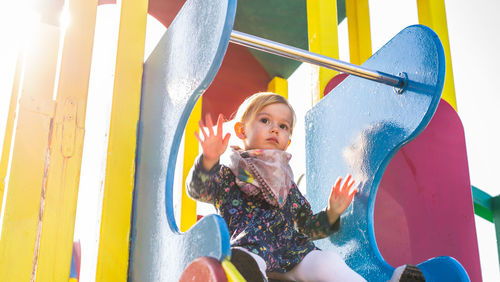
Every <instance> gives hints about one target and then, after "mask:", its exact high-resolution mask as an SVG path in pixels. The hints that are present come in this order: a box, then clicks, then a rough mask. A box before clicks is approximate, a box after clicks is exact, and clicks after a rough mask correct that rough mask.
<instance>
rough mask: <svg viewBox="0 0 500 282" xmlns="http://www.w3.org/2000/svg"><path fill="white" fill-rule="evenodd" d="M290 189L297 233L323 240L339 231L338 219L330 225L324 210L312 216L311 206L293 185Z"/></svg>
mask: <svg viewBox="0 0 500 282" xmlns="http://www.w3.org/2000/svg"><path fill="white" fill-rule="evenodd" d="M293 185H294V187H293V188H292V190H294V191H292V199H291V200H292V201H293V202H292V209H294V208H295V210H294V211H293V213H294V214H295V226H296V228H297V230H299V232H301V233H302V234H304V235H307V236H308V237H309V238H311V239H312V240H318V239H323V238H325V237H328V236H330V235H331V234H332V233H334V232H336V231H338V230H339V229H340V218H339V219H338V220H337V221H335V223H334V224H332V225H330V222H329V221H328V215H327V214H326V210H325V209H324V210H322V211H320V212H318V213H316V214H313V212H312V210H311V205H310V204H309V202H308V201H307V200H306V198H305V197H304V196H303V195H302V194H301V193H300V191H299V189H298V188H297V186H296V185H295V184H293Z"/></svg>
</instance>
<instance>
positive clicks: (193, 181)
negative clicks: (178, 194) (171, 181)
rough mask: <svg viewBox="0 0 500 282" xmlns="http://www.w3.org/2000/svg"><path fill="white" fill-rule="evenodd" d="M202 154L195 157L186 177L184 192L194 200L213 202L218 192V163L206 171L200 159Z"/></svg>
mask: <svg viewBox="0 0 500 282" xmlns="http://www.w3.org/2000/svg"><path fill="white" fill-rule="evenodd" d="M202 160H203V155H200V156H199V157H198V158H196V160H195V162H194V165H193V167H192V168H191V171H189V174H188V176H187V178H186V192H187V194H188V196H189V197H191V198H192V199H194V200H197V201H201V202H205V203H209V204H214V202H215V199H216V198H217V195H218V193H219V192H220V191H219V190H220V173H219V172H220V169H221V166H220V164H218V163H217V164H216V165H215V166H214V167H212V169H210V171H207V170H206V169H205V168H204V167H203V165H202V163H201V161H202Z"/></svg>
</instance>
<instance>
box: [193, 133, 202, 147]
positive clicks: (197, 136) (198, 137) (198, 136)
mask: <svg viewBox="0 0 500 282" xmlns="http://www.w3.org/2000/svg"><path fill="white" fill-rule="evenodd" d="M194 137H195V138H196V140H198V142H199V143H200V144H202V143H203V141H201V138H200V135H198V132H196V131H195V132H194Z"/></svg>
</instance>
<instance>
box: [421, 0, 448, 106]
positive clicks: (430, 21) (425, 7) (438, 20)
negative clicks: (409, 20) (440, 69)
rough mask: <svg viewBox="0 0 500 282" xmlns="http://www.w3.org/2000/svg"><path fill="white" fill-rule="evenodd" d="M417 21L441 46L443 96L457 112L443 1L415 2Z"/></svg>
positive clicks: (422, 0)
mask: <svg viewBox="0 0 500 282" xmlns="http://www.w3.org/2000/svg"><path fill="white" fill-rule="evenodd" d="M417 7H418V20H419V22H420V24H423V25H426V26H428V27H430V28H432V30H434V32H436V33H437V35H438V36H439V39H441V43H442V44H443V48H444V54H445V59H446V75H445V81H444V88H443V95H442V96H441V98H443V99H444V100H446V101H447V102H448V103H449V104H450V105H451V106H452V107H453V108H454V109H455V110H457V99H456V97H455V83H454V81H453V67H452V63H451V53H450V40H449V37H448V24H447V22H446V10H445V7H444V0H417Z"/></svg>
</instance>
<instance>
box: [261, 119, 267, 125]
mask: <svg viewBox="0 0 500 282" xmlns="http://www.w3.org/2000/svg"><path fill="white" fill-rule="evenodd" d="M260 122H262V123H265V124H267V123H268V122H269V120H268V119H267V118H261V119H260Z"/></svg>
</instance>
